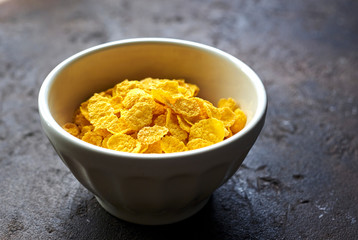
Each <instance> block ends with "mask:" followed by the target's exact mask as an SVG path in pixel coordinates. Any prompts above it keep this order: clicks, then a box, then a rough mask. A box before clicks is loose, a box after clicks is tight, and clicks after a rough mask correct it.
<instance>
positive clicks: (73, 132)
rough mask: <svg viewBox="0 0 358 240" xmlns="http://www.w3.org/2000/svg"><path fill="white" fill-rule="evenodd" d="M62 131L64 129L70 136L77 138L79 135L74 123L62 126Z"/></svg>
mask: <svg viewBox="0 0 358 240" xmlns="http://www.w3.org/2000/svg"><path fill="white" fill-rule="evenodd" d="M63 129H65V130H66V131H67V132H68V133H70V134H71V135H73V136H75V137H77V136H78V135H79V134H80V129H79V128H78V127H77V125H76V124H74V123H66V124H65V125H63Z"/></svg>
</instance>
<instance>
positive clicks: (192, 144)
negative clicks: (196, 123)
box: [186, 138, 214, 150]
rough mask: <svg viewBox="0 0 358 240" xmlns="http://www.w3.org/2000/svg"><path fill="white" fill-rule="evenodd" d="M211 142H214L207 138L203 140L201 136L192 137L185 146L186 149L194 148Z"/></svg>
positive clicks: (208, 144) (205, 145)
mask: <svg viewBox="0 0 358 240" xmlns="http://www.w3.org/2000/svg"><path fill="white" fill-rule="evenodd" d="M212 144H214V143H212V142H210V141H208V140H205V139H202V138H194V139H192V140H190V141H189V142H188V144H187V145H186V146H187V148H188V150H194V149H199V148H203V147H207V146H210V145H212Z"/></svg>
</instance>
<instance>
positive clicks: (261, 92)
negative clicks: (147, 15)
mask: <svg viewBox="0 0 358 240" xmlns="http://www.w3.org/2000/svg"><path fill="white" fill-rule="evenodd" d="M153 43H156V44H172V45H179V46H184V47H189V48H196V49H199V50H203V51H206V52H208V53H210V54H214V55H218V56H220V57H223V58H225V59H227V60H229V61H231V62H232V63H234V64H235V65H236V66H237V67H238V68H239V69H241V71H242V72H243V73H244V74H246V75H247V76H248V78H249V79H250V80H251V82H252V83H253V85H254V87H255V89H256V91H257V95H258V102H257V111H256V112H255V114H254V116H253V117H252V119H251V121H250V122H249V123H247V125H245V127H244V128H243V129H242V130H241V131H240V132H238V133H236V134H235V135H233V136H232V137H230V138H228V139H225V140H224V141H221V142H218V143H215V144H213V145H210V146H207V147H204V148H199V149H195V150H190V151H185V152H176V153H151V154H143V153H128V152H120V151H116V150H111V149H107V148H103V147H99V146H96V145H93V144H90V143H87V142H85V141H83V140H81V139H79V138H77V137H75V136H72V135H71V134H70V133H68V132H67V131H66V130H64V129H63V128H62V127H61V126H60V125H59V124H58V123H57V121H56V120H55V119H54V117H53V116H52V114H51V112H50V108H49V106H48V99H49V91H50V89H51V87H52V85H53V83H54V81H55V79H56V77H57V76H58V75H59V74H60V73H61V71H63V70H64V69H65V68H66V67H67V66H69V65H71V64H72V63H74V62H76V61H77V60H79V59H81V58H84V57H86V56H87V55H91V54H94V53H96V52H98V51H103V50H108V49H111V48H116V47H118V46H125V45H133V44H153ZM38 108H39V114H40V117H41V120H42V121H41V123H42V124H45V125H47V127H48V128H52V129H54V132H56V133H57V134H58V135H59V136H60V137H61V138H62V139H64V140H66V141H68V142H70V143H71V144H74V145H76V146H78V147H80V148H86V149H87V150H90V151H94V152H98V153H101V154H106V155H110V156H113V157H124V158H129V159H137V160H140V159H144V160H148V159H170V158H178V157H186V156H192V155H197V154H202V153H204V152H211V151H214V150H216V149H218V148H222V147H224V146H225V145H228V144H230V143H233V142H235V141H236V140H237V139H239V138H242V137H243V136H244V135H246V134H248V133H249V132H251V131H252V130H253V129H254V127H255V126H256V125H257V124H258V123H259V121H260V120H261V119H262V118H264V116H265V114H266V109H267V95H266V91H265V87H264V85H263V83H262V81H261V80H260V78H259V77H258V75H257V74H256V73H255V72H254V71H253V70H252V69H251V68H250V67H249V66H248V65H246V64H245V63H244V62H242V61H241V60H239V59H238V58H236V57H234V56H232V55H231V54H229V53H227V52H224V51H222V50H220V49H218V48H215V47H212V46H208V45H205V44H202V43H198V42H194V41H188V40H181V39H173V38H129V39H123V40H117V41H111V42H107V43H103V44H100V45H96V46H93V47H90V48H87V49H85V50H82V51H80V52H78V53H76V54H74V55H72V56H70V57H68V58H67V59H65V60H63V61H62V62H61V63H59V64H58V65H57V66H56V67H55V68H54V69H53V70H52V71H51V72H50V73H49V74H48V75H47V77H46V78H45V80H44V81H43V83H42V85H41V88H40V91H39V95H38Z"/></svg>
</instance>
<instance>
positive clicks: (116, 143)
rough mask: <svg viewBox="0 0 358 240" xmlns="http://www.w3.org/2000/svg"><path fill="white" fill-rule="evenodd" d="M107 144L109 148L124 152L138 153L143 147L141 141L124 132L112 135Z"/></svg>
mask: <svg viewBox="0 0 358 240" xmlns="http://www.w3.org/2000/svg"><path fill="white" fill-rule="evenodd" d="M106 145H107V147H108V148H109V149H112V150H117V151H122V152H132V153H138V152H139V151H140V149H141V144H140V142H138V141H137V140H136V139H134V138H132V137H131V136H129V135H127V134H124V133H117V134H114V135H112V136H111V137H110V138H109V139H108V141H107V143H106Z"/></svg>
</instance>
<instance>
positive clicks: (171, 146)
mask: <svg viewBox="0 0 358 240" xmlns="http://www.w3.org/2000/svg"><path fill="white" fill-rule="evenodd" d="M160 146H161V147H162V150H163V151H164V152H165V153H174V152H184V151H187V147H186V146H185V144H184V143H183V142H182V141H180V140H179V139H178V138H176V137H174V136H165V137H163V138H162V140H161V142H160Z"/></svg>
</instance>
